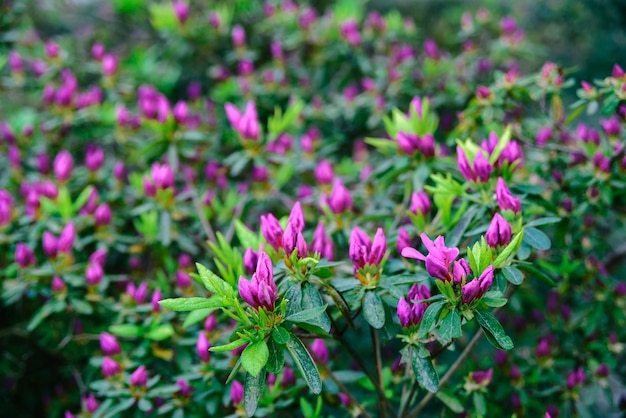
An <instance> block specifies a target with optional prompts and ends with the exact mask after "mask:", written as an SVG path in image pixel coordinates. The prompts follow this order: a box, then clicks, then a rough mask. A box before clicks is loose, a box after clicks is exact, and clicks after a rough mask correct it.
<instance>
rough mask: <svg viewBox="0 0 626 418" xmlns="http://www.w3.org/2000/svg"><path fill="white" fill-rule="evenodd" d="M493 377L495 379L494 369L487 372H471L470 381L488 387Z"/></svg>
mask: <svg viewBox="0 0 626 418" xmlns="http://www.w3.org/2000/svg"><path fill="white" fill-rule="evenodd" d="M492 377H493V369H489V370H487V371H476V372H471V373H470V374H469V378H470V380H472V381H473V382H474V383H476V384H477V385H481V386H487V385H488V384H489V383H490V382H491V378H492Z"/></svg>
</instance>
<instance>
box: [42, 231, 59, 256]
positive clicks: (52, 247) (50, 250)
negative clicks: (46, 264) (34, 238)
mask: <svg viewBox="0 0 626 418" xmlns="http://www.w3.org/2000/svg"><path fill="white" fill-rule="evenodd" d="M42 244H43V252H44V253H45V254H46V255H47V256H48V257H49V258H55V257H56V256H57V251H58V249H59V243H58V239H57V237H55V236H54V235H52V233H51V232H49V231H44V233H43V238H42Z"/></svg>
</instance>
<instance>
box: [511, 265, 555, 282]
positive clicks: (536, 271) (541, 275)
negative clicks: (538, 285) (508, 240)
mask: <svg viewBox="0 0 626 418" xmlns="http://www.w3.org/2000/svg"><path fill="white" fill-rule="evenodd" d="M517 268H519V269H520V270H522V271H525V272H527V273H530V274H532V275H533V276H535V277H536V278H538V279H539V280H541V281H542V282H544V283H545V284H547V285H548V286H550V287H556V283H555V282H554V280H552V278H551V277H550V276H548V275H547V274H546V273H544V272H543V271H541V270H539V269H538V268H536V267H535V266H533V265H532V264H526V263H524V264H518V265H517Z"/></svg>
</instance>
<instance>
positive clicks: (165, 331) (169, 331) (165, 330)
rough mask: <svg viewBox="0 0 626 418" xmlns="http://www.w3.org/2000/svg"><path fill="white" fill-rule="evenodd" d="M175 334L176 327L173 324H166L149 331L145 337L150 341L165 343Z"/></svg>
mask: <svg viewBox="0 0 626 418" xmlns="http://www.w3.org/2000/svg"><path fill="white" fill-rule="evenodd" d="M174 333H175V332H174V327H172V325H171V324H164V325H161V326H159V327H157V328H155V329H153V330H151V331H149V332H148V333H147V334H146V335H145V337H146V338H147V339H149V340H154V341H163V340H166V339H168V338H170V337H171V336H172V335H174Z"/></svg>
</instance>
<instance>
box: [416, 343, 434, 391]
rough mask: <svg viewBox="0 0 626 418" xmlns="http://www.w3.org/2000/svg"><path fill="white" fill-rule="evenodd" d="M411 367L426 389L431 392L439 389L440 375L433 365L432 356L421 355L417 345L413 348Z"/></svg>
mask: <svg viewBox="0 0 626 418" xmlns="http://www.w3.org/2000/svg"><path fill="white" fill-rule="evenodd" d="M411 367H412V369H413V373H415V378H416V380H417V381H418V382H419V384H420V385H422V386H423V387H424V389H426V390H427V391H429V392H430V393H436V392H437V391H438V390H439V375H437V371H435V368H434V367H433V362H432V360H431V359H430V356H428V357H421V356H420V355H419V350H418V349H417V347H412V348H411Z"/></svg>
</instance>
